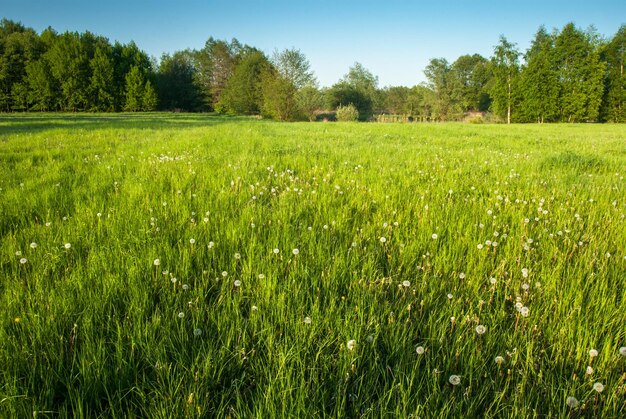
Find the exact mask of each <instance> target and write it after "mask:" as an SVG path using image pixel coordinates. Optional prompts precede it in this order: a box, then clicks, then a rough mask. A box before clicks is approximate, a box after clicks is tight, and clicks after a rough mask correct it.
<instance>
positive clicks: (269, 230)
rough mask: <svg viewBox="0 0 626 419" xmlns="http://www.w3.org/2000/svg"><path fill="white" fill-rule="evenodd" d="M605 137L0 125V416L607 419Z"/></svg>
mask: <svg viewBox="0 0 626 419" xmlns="http://www.w3.org/2000/svg"><path fill="white" fill-rule="evenodd" d="M625 175H626V127H625V126H620V125H541V126H540V125H514V126H501V125H466V124H374V123H369V124H367V123H363V124H357V123H294V124H283V123H275V122H268V121H260V120H250V119H237V118H219V117H208V116H203V115H165V114H163V115H159V114H154V115H150V114H143V115H136V116H130V115H113V116H111V115H109V116H97V115H64V116H54V115H51V116H30V117H28V116H1V117H0V240H1V241H0V264H1V265H0V307H2V309H1V311H0V313H1V315H2V317H1V323H0V324H1V327H0V365H1V366H2V367H1V368H0V417H16V418H17V417H33V416H35V417H86V416H90V417H92V416H100V417H149V418H169V417H231V418H248V417H258V418H270V417H365V418H378V417H422V418H430V417H506V418H508V417H539V416H542V417H546V416H547V417H587V416H596V417H624V416H626V348H624V347H626V302H625V299H624V297H625V294H626V275H625V272H626V269H625V268H626V219H625V217H626V180H625V179H624V176H625Z"/></svg>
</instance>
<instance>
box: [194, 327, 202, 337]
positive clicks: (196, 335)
mask: <svg viewBox="0 0 626 419" xmlns="http://www.w3.org/2000/svg"><path fill="white" fill-rule="evenodd" d="M193 335H194V336H195V337H200V336H202V329H194V331H193Z"/></svg>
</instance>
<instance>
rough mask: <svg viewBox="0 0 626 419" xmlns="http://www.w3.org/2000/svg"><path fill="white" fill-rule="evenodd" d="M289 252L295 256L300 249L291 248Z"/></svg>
mask: <svg viewBox="0 0 626 419" xmlns="http://www.w3.org/2000/svg"><path fill="white" fill-rule="evenodd" d="M291 253H293V254H294V256H295V255H298V254H299V253H300V250H298V249H293V250H292V251H291Z"/></svg>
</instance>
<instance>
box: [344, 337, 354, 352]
mask: <svg viewBox="0 0 626 419" xmlns="http://www.w3.org/2000/svg"><path fill="white" fill-rule="evenodd" d="M346 347H347V348H348V349H349V350H351V351H353V350H354V348H355V347H356V340H354V339H350V340H349V341H348V343H347V344H346Z"/></svg>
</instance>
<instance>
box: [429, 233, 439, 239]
mask: <svg viewBox="0 0 626 419" xmlns="http://www.w3.org/2000/svg"><path fill="white" fill-rule="evenodd" d="M430 237H432V239H433V240H437V237H439V236H438V235H437V233H433V234H432V236H430Z"/></svg>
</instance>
